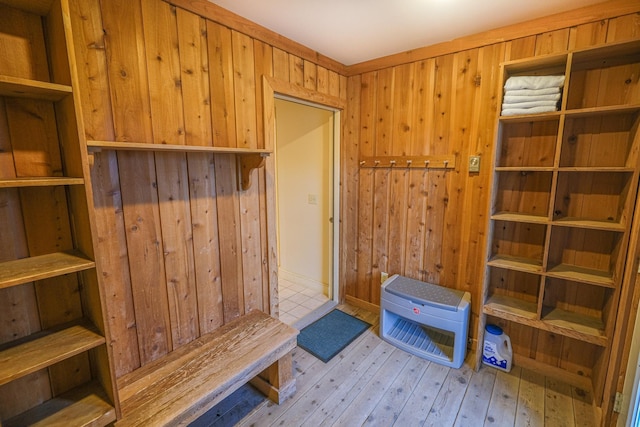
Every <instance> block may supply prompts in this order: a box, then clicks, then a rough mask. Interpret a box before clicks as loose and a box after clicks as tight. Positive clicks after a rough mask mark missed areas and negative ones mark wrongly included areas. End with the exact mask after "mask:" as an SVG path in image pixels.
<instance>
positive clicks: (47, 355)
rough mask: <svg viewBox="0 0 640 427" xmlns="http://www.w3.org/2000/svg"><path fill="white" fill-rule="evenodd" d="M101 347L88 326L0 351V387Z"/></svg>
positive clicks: (100, 338) (101, 340)
mask: <svg viewBox="0 0 640 427" xmlns="http://www.w3.org/2000/svg"><path fill="white" fill-rule="evenodd" d="M104 343H105V338H104V337H103V336H102V335H100V334H98V332H97V331H95V328H93V326H91V325H90V324H89V323H88V322H83V323H79V324H76V325H72V326H69V327H67V328H64V329H62V330H59V331H55V332H51V333H47V332H43V333H39V334H36V338H35V339H32V340H28V341H27V342H25V343H21V344H18V345H16V346H13V347H10V348H8V349H5V350H2V351H0V385H3V384H6V383H8V382H10V381H13V380H15V379H18V378H20V377H23V376H25V375H29V374H31V373H33V372H36V371H38V370H40V369H43V368H46V367H48V366H51V365H54V364H55V363H58V362H60V361H62V360H65V359H68V358H70V357H72V356H75V355H76V354H80V353H82V352H84V351H87V350H90V349H92V348H95V347H97V346H99V345H102V344H104Z"/></svg>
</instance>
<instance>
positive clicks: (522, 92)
mask: <svg viewBox="0 0 640 427" xmlns="http://www.w3.org/2000/svg"><path fill="white" fill-rule="evenodd" d="M554 93H560V88H559V87H546V88H544V89H512V90H506V91H505V92H504V94H505V95H515V96H525V95H527V96H529V95H530V96H538V95H553V94H554Z"/></svg>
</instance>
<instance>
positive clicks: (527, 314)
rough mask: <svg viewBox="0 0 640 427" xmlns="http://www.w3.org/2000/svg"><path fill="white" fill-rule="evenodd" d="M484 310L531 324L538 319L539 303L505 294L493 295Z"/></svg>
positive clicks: (493, 314) (502, 317)
mask: <svg viewBox="0 0 640 427" xmlns="http://www.w3.org/2000/svg"><path fill="white" fill-rule="evenodd" d="M482 311H483V312H484V313H485V314H490V315H492V316H495V317H499V318H501V319H507V320H512V321H515V322H518V323H524V324H530V321H532V320H536V319H537V305H536V304H535V303H533V302H529V301H523V300H520V299H517V298H512V297H508V296H505V295H492V296H491V297H489V299H487V302H486V303H485V305H484V307H483V308H482Z"/></svg>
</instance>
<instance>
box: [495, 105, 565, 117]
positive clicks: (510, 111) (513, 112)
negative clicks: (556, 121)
mask: <svg viewBox="0 0 640 427" xmlns="http://www.w3.org/2000/svg"><path fill="white" fill-rule="evenodd" d="M552 111H558V109H557V108H556V107H534V108H506V109H503V110H502V113H501V115H503V116H519V115H522V114H540V113H550V112H552Z"/></svg>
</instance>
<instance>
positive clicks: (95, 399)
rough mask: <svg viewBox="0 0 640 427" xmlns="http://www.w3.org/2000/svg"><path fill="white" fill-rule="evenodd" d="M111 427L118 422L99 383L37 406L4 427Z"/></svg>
mask: <svg viewBox="0 0 640 427" xmlns="http://www.w3.org/2000/svg"><path fill="white" fill-rule="evenodd" d="M71 420H73V425H74V426H87V427H89V426H102V425H109V424H110V423H113V422H114V421H115V420H116V411H115V409H114V408H113V406H112V405H111V404H109V399H108V398H107V396H106V394H105V392H104V390H103V388H102V386H101V385H100V384H99V383H98V382H95V381H94V382H90V383H87V384H84V385H82V386H80V387H76V388H74V389H72V390H70V391H68V392H66V393H63V394H61V395H60V396H56V397H54V398H53V399H51V400H47V401H46V402H44V403H42V404H41V405H38V406H36V407H34V408H32V409H30V410H28V411H26V412H24V413H22V414H20V415H17V416H15V417H13V418H11V419H9V420H7V421H3V422H2V425H3V426H5V427H18V426H25V425H55V426H66V425H69V423H70V422H71Z"/></svg>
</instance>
